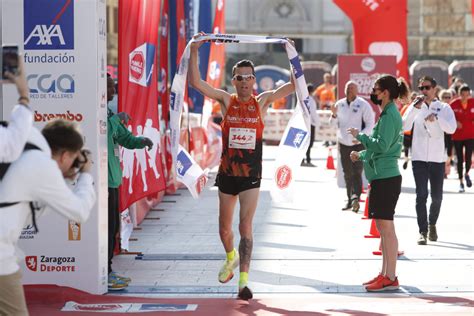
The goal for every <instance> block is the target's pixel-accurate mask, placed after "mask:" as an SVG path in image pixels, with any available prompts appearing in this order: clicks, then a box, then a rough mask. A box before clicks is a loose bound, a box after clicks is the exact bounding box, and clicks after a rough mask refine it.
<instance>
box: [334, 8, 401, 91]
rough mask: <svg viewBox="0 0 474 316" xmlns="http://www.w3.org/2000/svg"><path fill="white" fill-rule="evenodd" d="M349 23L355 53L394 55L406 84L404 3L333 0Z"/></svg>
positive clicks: (398, 73)
mask: <svg viewBox="0 0 474 316" xmlns="http://www.w3.org/2000/svg"><path fill="white" fill-rule="evenodd" d="M333 1H334V3H336V4H337V5H338V6H339V7H340V8H341V9H342V10H343V11H344V12H345V13H346V15H347V16H348V17H349V18H350V19H351V20H352V25H353V28H354V52H355V53H356V54H370V55H395V56H396V57H397V76H401V77H403V78H405V80H406V81H407V82H410V81H409V79H410V78H409V75H408V43H407V1H406V0H371V1H367V0H351V1H347V0H333Z"/></svg>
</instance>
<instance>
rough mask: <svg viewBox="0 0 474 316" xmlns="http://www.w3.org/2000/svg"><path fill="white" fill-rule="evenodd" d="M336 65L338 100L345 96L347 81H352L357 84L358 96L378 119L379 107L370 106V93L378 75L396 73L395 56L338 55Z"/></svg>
mask: <svg viewBox="0 0 474 316" xmlns="http://www.w3.org/2000/svg"><path fill="white" fill-rule="evenodd" d="M337 65H338V71H337V91H338V95H339V98H344V97H345V96H346V93H345V91H344V87H345V85H346V82H347V81H349V80H352V81H354V82H355V83H356V84H357V87H358V90H359V96H360V97H362V98H364V99H366V100H367V101H368V102H369V103H371V105H372V108H373V109H374V111H375V113H376V118H378V114H379V113H380V107H379V106H377V105H374V104H372V102H371V101H370V93H371V91H372V88H373V87H374V83H375V80H377V77H378V76H379V75H381V74H388V75H395V73H396V72H397V60H396V58H395V56H371V55H339V56H338V57H337Z"/></svg>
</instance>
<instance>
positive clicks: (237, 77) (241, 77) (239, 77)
mask: <svg viewBox="0 0 474 316" xmlns="http://www.w3.org/2000/svg"><path fill="white" fill-rule="evenodd" d="M253 79H255V76H254V75H252V74H249V75H235V76H233V77H232V80H237V81H243V80H245V81H250V80H253Z"/></svg>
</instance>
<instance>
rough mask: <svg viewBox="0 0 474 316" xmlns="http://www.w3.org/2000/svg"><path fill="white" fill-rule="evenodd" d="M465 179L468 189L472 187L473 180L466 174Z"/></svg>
mask: <svg viewBox="0 0 474 316" xmlns="http://www.w3.org/2000/svg"><path fill="white" fill-rule="evenodd" d="M464 179H466V185H467V187H468V188H470V187H472V181H471V178H470V177H469V175H468V174H466V175H465V176H464Z"/></svg>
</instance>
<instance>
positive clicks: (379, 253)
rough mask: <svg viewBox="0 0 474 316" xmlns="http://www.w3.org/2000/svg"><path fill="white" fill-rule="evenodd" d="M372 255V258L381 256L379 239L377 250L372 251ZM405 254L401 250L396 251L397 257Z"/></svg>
mask: <svg viewBox="0 0 474 316" xmlns="http://www.w3.org/2000/svg"><path fill="white" fill-rule="evenodd" d="M372 254H373V255H374V256H381V255H382V239H380V244H379V250H378V251H377V250H376V251H372ZM404 254H405V251H403V250H398V256H399V257H400V256H403V255H404Z"/></svg>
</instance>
